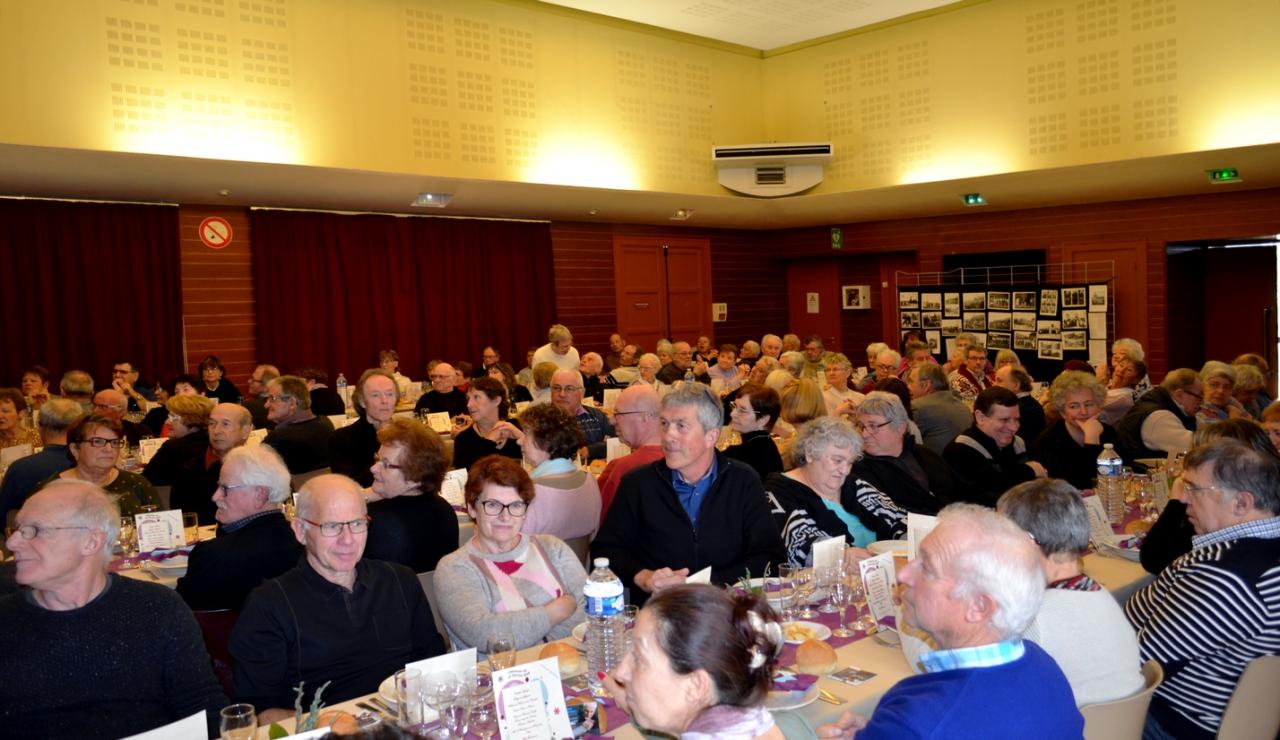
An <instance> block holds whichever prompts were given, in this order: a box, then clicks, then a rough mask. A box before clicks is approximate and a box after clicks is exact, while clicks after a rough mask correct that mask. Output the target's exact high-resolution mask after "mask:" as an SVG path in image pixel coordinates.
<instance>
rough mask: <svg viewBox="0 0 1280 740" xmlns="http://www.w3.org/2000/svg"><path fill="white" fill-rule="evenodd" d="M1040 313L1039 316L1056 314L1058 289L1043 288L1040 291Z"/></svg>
mask: <svg viewBox="0 0 1280 740" xmlns="http://www.w3.org/2000/svg"><path fill="white" fill-rule="evenodd" d="M1040 315H1041V316H1057V315H1058V289H1057V288H1045V289H1044V290H1041V291H1040Z"/></svg>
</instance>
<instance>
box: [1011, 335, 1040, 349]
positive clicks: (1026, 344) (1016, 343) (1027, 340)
mask: <svg viewBox="0 0 1280 740" xmlns="http://www.w3.org/2000/svg"><path fill="white" fill-rule="evenodd" d="M1013 348H1014V349H1035V348H1036V333H1035V332H1033V331H1015V332H1014V333H1013Z"/></svg>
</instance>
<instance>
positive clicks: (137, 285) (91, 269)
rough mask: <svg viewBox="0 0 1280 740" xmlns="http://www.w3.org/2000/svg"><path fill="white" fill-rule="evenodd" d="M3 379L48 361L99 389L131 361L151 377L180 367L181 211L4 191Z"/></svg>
mask: <svg viewBox="0 0 1280 740" xmlns="http://www.w3.org/2000/svg"><path fill="white" fill-rule="evenodd" d="M0 264H3V265H4V270H5V272H6V273H7V275H6V280H5V285H4V288H3V289H0V316H3V323H2V326H3V331H0V335H3V343H2V346H3V347H4V351H3V353H0V385H3V386H16V385H18V383H19V381H20V380H21V379H22V370H23V368H24V367H26V366H28V365H31V364H39V365H44V366H45V367H47V368H49V369H50V370H51V371H52V372H53V373H54V377H53V380H52V383H51V386H52V389H53V391H54V392H55V393H56V392H57V388H58V380H59V378H60V377H61V375H62V373H64V372H66V371H67V370H72V369H82V370H87V371H88V372H89V373H90V374H91V375H93V377H94V379H95V381H96V385H97V387H99V388H101V387H103V386H105V385H107V384H109V383H110V382H111V363H112V362H114V361H115V360H116V359H117V358H118V359H131V360H132V361H134V362H136V363H138V364H139V365H140V366H141V370H142V375H143V378H144V379H152V380H154V379H155V378H156V377H157V376H160V375H165V374H168V373H171V372H175V371H177V370H178V369H179V368H181V367H182V364H183V363H182V273H181V264H180V258H179V252H178V209H177V208H174V207H170V206H144V205H123V204H117V203H67V202H60V201H41V200H4V199H0Z"/></svg>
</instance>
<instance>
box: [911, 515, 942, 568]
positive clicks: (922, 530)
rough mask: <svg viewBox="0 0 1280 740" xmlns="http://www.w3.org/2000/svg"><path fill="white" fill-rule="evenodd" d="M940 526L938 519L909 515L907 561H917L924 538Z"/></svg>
mask: <svg viewBox="0 0 1280 740" xmlns="http://www.w3.org/2000/svg"><path fill="white" fill-rule="evenodd" d="M936 526H938V517H936V516H925V515H924V514H907V560H915V559H916V551H917V549H918V548H919V547H920V543H921V542H924V538H925V537H927V536H929V533H930V532H932V531H933V528H934V527H936Z"/></svg>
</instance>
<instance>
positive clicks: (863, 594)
mask: <svg viewBox="0 0 1280 740" xmlns="http://www.w3.org/2000/svg"><path fill="white" fill-rule="evenodd" d="M849 584H850V589H851V590H852V592H853V602H854V603H853V608H854V610H855V611H854V613H855V614H857V615H858V618H857V619H855V620H854V621H853V628H854V629H856V630H858V631H859V632H866V631H868V630H870V629H871V628H872V627H875V626H876V620H874V619H872V618H871V610H870V609H867V588H866V584H865V583H863V582H862V576H861V575H859V574H857V573H854V574H852V575H850V576H849ZM863 609H866V610H867V613H866V614H863V613H862V610H863Z"/></svg>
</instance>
